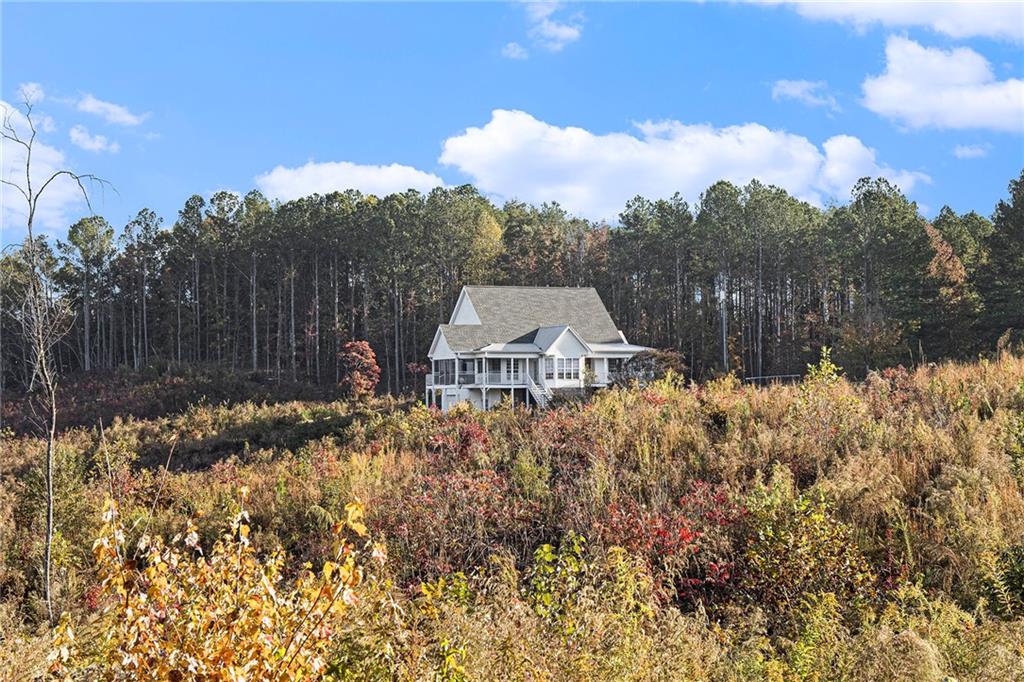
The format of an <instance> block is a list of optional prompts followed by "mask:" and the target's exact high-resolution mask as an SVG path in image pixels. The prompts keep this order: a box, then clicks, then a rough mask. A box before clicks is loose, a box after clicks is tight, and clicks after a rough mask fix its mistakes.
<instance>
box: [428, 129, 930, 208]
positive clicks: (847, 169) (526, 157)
mask: <svg viewBox="0 0 1024 682" xmlns="http://www.w3.org/2000/svg"><path fill="white" fill-rule="evenodd" d="M635 128H636V131H635V132H613V133H605V134H597V133H593V132H590V131H589V130H585V129H583V128H576V127H559V126H554V125H551V124H549V123H546V122H544V121H540V120H538V119H536V118H534V117H533V116H531V115H530V114H528V113H526V112H522V111H506V110H500V109H499V110H496V111H494V112H493V113H492V116H491V120H490V121H489V122H488V123H487V124H485V125H484V126H482V127H479V128H469V129H467V130H465V131H464V132H462V133H460V134H458V135H455V136H453V137H450V138H448V139H447V140H446V141H445V143H444V148H443V151H442V154H441V157H440V161H441V163H443V164H446V165H449V166H453V167H455V168H457V169H458V170H460V171H461V172H463V173H465V174H466V175H467V176H469V177H470V178H471V179H472V181H473V182H474V183H475V184H476V185H477V186H478V187H479V188H480V189H481V190H483V191H484V192H487V193H490V194H493V195H496V197H497V198H499V199H509V198H513V197H514V198H519V199H522V200H525V201H530V202H533V203H540V202H545V201H557V202H559V203H560V204H561V205H563V206H564V207H565V208H566V209H568V210H569V211H571V212H573V213H577V214H580V215H583V216H587V217H590V218H596V219H601V218H604V219H613V218H614V217H615V216H616V215H618V213H619V212H620V211H621V210H622V208H623V207H624V206H625V203H626V201H627V200H629V199H630V198H631V197H633V196H635V195H637V194H642V195H644V196H648V197H668V196H671V195H672V194H673V193H675V192H677V191H678V192H680V193H681V194H682V195H683V196H684V197H686V198H687V199H688V200H691V201H692V200H695V199H697V198H698V196H699V195H700V193H701V192H702V191H703V190H705V189H706V188H707V187H708V186H710V185H711V184H712V183H713V182H715V181H717V180H720V179H725V180H731V181H733V182H735V183H740V184H745V183H747V182H749V181H750V180H751V179H754V178H757V179H759V180H761V181H762V182H765V183H769V184H774V185H778V186H779V187H783V188H785V189H786V190H788V191H789V192H790V193H792V194H793V195H795V196H797V197H800V198H802V199H805V200H807V201H811V202H814V203H816V204H821V203H823V202H824V200H825V199H827V198H829V197H832V196H836V197H845V195H846V194H847V193H848V192H849V191H850V189H851V187H852V185H853V184H854V182H856V180H857V179H859V178H860V177H863V176H866V175H870V176H878V175H881V176H884V177H888V178H890V179H892V180H893V181H894V182H896V183H897V184H898V185H900V187H901V188H902V189H903V190H904V191H907V192H909V191H910V190H911V189H912V188H913V187H914V185H915V184H917V183H918V182H921V181H927V180H928V177H927V176H926V175H924V174H922V173H912V172H907V171H897V170H893V169H892V168H889V167H888V166H885V165H882V164H879V163H878V161H877V160H876V154H875V151H874V150H873V149H870V148H868V147H867V146H865V145H864V144H863V143H862V142H860V140H858V139H857V138H854V137H849V136H837V137H833V138H831V139H830V140H828V141H826V142H825V144H824V145H823V146H822V148H819V147H818V146H816V145H815V144H814V143H812V142H811V141H810V140H808V139H807V138H805V137H802V136H799V135H793V134H791V133H787V132H785V131H781V130H771V129H769V128H766V127H765V126H762V125H759V124H756V123H747V124H744V125H737V126H729V127H725V128H715V127H714V126H711V125H700V124H698V125H688V124H684V123H681V122H679V121H662V122H651V121H647V122H644V123H638V124H636V125H635Z"/></svg>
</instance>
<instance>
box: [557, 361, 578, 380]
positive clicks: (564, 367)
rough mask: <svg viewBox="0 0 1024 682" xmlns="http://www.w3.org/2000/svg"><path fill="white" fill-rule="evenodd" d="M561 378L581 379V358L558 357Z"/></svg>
mask: <svg viewBox="0 0 1024 682" xmlns="http://www.w3.org/2000/svg"><path fill="white" fill-rule="evenodd" d="M558 378H559V379H579V378H580V360H579V358H558Z"/></svg>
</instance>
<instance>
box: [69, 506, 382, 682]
mask: <svg viewBox="0 0 1024 682" xmlns="http://www.w3.org/2000/svg"><path fill="white" fill-rule="evenodd" d="M246 492H247V491H245V490H244V489H243V494H242V499H243V502H244V499H245V495H246ZM346 510H347V519H346V520H345V521H343V522H340V523H338V524H336V526H335V528H334V547H333V552H332V558H331V560H329V561H326V562H325V563H324V565H323V567H322V568H321V569H320V570H319V571H313V570H312V567H311V566H310V565H309V564H306V565H305V566H304V567H303V569H302V570H301V571H300V572H299V575H298V576H297V577H296V578H295V579H294V581H286V580H285V579H284V577H283V570H284V555H283V554H282V553H281V552H280V551H278V552H274V553H272V554H271V555H270V556H267V557H263V558H260V557H258V556H257V554H256V552H255V550H254V549H253V547H252V546H251V544H250V542H249V533H250V527H249V516H248V514H247V512H246V511H245V510H244V508H243V509H240V510H239V512H238V513H237V514H236V515H235V517H234V519H233V520H232V522H231V525H230V529H229V530H228V531H227V532H225V533H224V534H223V535H222V536H221V538H220V539H219V540H218V541H217V542H216V543H215V544H214V545H213V547H212V548H211V551H210V552H209V554H208V555H206V554H204V553H203V551H202V549H201V548H200V547H199V538H198V534H197V530H196V528H195V526H194V525H192V524H191V523H190V524H189V527H188V528H187V529H186V532H185V533H184V534H182V535H179V536H177V537H175V538H174V539H173V540H172V541H171V543H170V544H165V543H164V542H163V541H162V540H161V539H160V538H149V537H148V536H143V537H142V539H141V540H140V542H139V545H138V550H139V554H141V555H142V557H143V558H141V559H140V560H138V562H136V561H134V560H130V559H129V558H128V549H127V548H126V546H125V533H124V529H123V526H122V524H121V520H120V517H119V515H118V510H117V506H116V504H115V503H113V502H111V501H109V500H108V502H107V505H106V511H105V514H104V526H103V529H102V532H101V534H100V537H99V539H97V540H96V542H95V543H94V546H93V552H94V554H95V557H96V562H97V568H98V573H99V577H100V581H101V583H100V585H101V589H102V594H101V599H102V604H103V606H102V611H101V623H100V625H101V628H102V632H103V635H102V637H100V638H99V639H100V644H99V646H98V647H97V650H96V651H93V652H90V653H89V654H88V655H79V654H78V652H77V651H76V649H75V646H74V633H73V631H72V629H71V627H70V623H69V621H67V620H65V621H62V623H61V625H60V627H59V628H58V630H57V637H56V641H55V646H54V649H53V651H54V653H53V654H52V656H51V660H52V661H53V663H52V667H51V672H52V673H54V674H55V675H61V676H64V675H68V676H70V675H72V674H73V673H83V672H84V673H86V674H90V673H91V674H98V675H99V676H100V677H102V678H105V679H131V680H143V681H146V680H168V679H171V680H173V679H180V680H185V679H189V680H306V679H316V678H318V677H320V676H321V675H323V673H324V672H325V670H326V668H327V665H328V660H327V655H328V651H329V648H330V646H331V642H332V633H336V632H337V631H338V630H339V625H340V624H341V622H342V620H343V619H344V618H345V617H346V612H347V611H348V610H349V609H350V608H351V607H353V606H354V605H355V604H356V603H357V600H358V598H357V596H356V589H357V588H358V587H359V585H360V583H361V582H362V581H363V576H364V572H363V568H362V565H361V560H362V559H364V558H365V556H364V555H366V554H368V553H372V556H373V558H374V559H376V560H377V561H380V562H383V559H384V551H383V548H382V547H379V546H378V547H374V546H372V545H371V544H370V543H368V542H365V541H364V545H363V546H362V547H359V548H357V547H356V546H355V545H354V544H353V543H352V542H350V541H349V540H348V539H346V536H349V537H357V538H364V537H365V536H366V527H365V526H364V525H363V523H362V516H363V510H362V507H361V506H360V505H358V504H355V503H352V504H349V505H348V506H347V507H346Z"/></svg>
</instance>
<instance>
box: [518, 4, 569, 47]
mask: <svg viewBox="0 0 1024 682" xmlns="http://www.w3.org/2000/svg"><path fill="white" fill-rule="evenodd" d="M525 7H526V18H527V21H528V22H529V24H530V28H529V31H528V32H529V35H530V38H531V39H532V40H533V42H534V43H535V44H536V45H537V46H539V47H541V48H543V49H545V50H548V51H549V52H560V51H561V50H562V48H564V47H565V46H566V45H568V44H569V43H574V42H576V41H577V40H579V39H580V38H581V37H582V36H583V15H582V14H581V13H579V12H577V13H575V14H573V15H572V16H570V17H567V18H556V17H555V14H556V13H558V12H559V11H560V10H561V8H562V5H561V3H558V2H527V3H526V4H525Z"/></svg>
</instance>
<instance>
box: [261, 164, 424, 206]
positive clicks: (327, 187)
mask: <svg viewBox="0 0 1024 682" xmlns="http://www.w3.org/2000/svg"><path fill="white" fill-rule="evenodd" d="M443 184H444V181H443V180H441V178H439V177H438V176H436V175H434V174H432V173H426V172H424V171H421V170H418V169H416V168H413V167H411V166H403V165H400V164H397V163H393V164H391V165H389V166H372V165H361V164H357V163H350V162H348V161H327V162H322V163H318V162H315V161H310V162H309V163H307V164H306V165H304V166H299V167H297V168H286V167H284V166H277V167H276V168H274V169H273V170H272V171H270V172H269V173H264V174H263V175H259V176H257V177H256V186H257V187H259V188H260V191H262V192H263V193H264V194H265V195H267V196H268V197H271V198H275V199H280V200H282V201H288V200H291V199H298V198H300V197H304V196H308V195H310V194H313V193H319V194H326V193H328V192H333V191H344V190H346V189H357V190H359V191H361V192H363V193H365V194H375V195H377V196H384V195H386V194H391V193H393V192H404V191H406V190H407V189H417V190H420V191H421V192H426V191H429V190H431V189H433V188H434V187H438V186H440V185H443Z"/></svg>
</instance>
